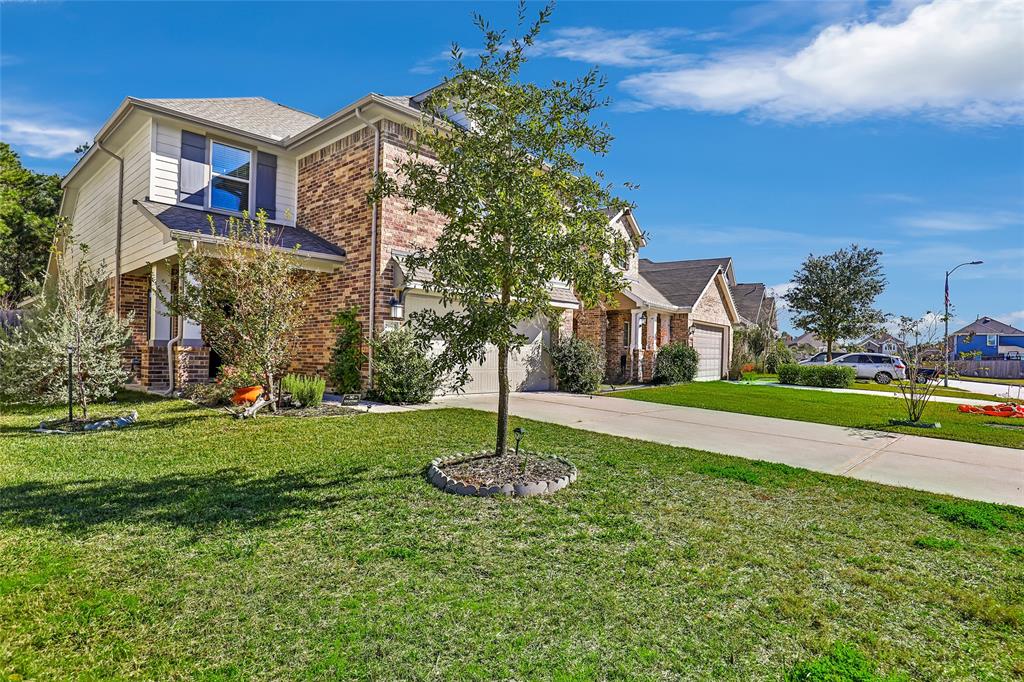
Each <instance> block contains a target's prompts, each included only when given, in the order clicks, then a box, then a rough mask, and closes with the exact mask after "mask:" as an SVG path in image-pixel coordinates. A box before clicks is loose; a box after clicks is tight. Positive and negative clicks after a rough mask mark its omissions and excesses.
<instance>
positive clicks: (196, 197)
mask: <svg viewBox="0 0 1024 682" xmlns="http://www.w3.org/2000/svg"><path fill="white" fill-rule="evenodd" d="M178 189H179V193H178V200H179V201H180V202H182V203H183V204H195V205H196V206H205V205H206V137H204V136H203V135H199V134H197V133H191V132H189V131H187V130H182V131H181V164H180V165H179V166H178Z"/></svg>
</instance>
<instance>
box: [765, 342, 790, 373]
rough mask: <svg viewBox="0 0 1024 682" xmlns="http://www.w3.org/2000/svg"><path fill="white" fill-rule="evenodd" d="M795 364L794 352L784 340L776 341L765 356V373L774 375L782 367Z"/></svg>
mask: <svg viewBox="0 0 1024 682" xmlns="http://www.w3.org/2000/svg"><path fill="white" fill-rule="evenodd" d="M791 362H793V351H791V350H790V349H789V346H787V345H786V342H785V341H783V340H782V339H779V340H778V341H776V342H775V343H774V344H773V345H772V346H771V347H770V348H769V349H768V351H767V352H766V353H765V354H764V371H766V372H768V373H769V374H774V373H775V372H777V371H778V370H779V367H780V366H781V365H784V364H786V363H791Z"/></svg>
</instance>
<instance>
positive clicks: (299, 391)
mask: <svg viewBox="0 0 1024 682" xmlns="http://www.w3.org/2000/svg"><path fill="white" fill-rule="evenodd" d="M325 387H326V382H325V381H324V380H323V379H322V378H320V377H316V376H313V377H307V376H302V375H299V374H288V375H286V376H285V378H284V379H282V380H281V390H282V391H284V392H285V393H290V394H291V396H292V400H293V401H295V402H297V403H298V404H299V405H300V406H302V407H316V406H317V405H319V404H320V403H322V402H323V401H324V388H325Z"/></svg>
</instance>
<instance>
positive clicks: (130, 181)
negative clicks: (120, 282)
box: [121, 121, 174, 272]
mask: <svg viewBox="0 0 1024 682" xmlns="http://www.w3.org/2000/svg"><path fill="white" fill-rule="evenodd" d="M153 136H154V131H153V128H152V123H151V122H150V121H147V122H146V124H145V125H144V126H143V127H142V130H140V131H139V133H138V134H136V135H135V136H133V137H132V139H131V140H130V141H129V142H128V144H126V145H125V149H124V151H123V154H124V224H123V227H122V232H121V272H131V271H132V270H135V269H136V268H139V267H142V266H143V265H147V264H149V263H152V262H153V261H154V260H155V259H156V257H157V252H159V257H160V258H163V257H165V256H167V255H170V253H173V252H174V249H173V248H168V246H169V245H167V244H165V242H164V236H163V234H162V233H161V232H160V230H158V229H157V228H156V227H155V226H154V225H153V224H152V223H150V222H149V220H147V219H146V217H145V216H144V215H143V214H142V211H141V209H139V207H138V206H136V205H134V203H133V201H135V200H136V199H140V200H141V199H145V198H146V197H147V196H152V190H153V187H152V185H153V183H152V175H153V173H151V170H150V169H151V163H152V149H153Z"/></svg>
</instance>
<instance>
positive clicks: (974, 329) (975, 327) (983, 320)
mask: <svg viewBox="0 0 1024 682" xmlns="http://www.w3.org/2000/svg"><path fill="white" fill-rule="evenodd" d="M962 334H1004V335H1018V334H1024V331H1021V330H1020V329H1017V328H1016V327H1011V326H1010V325H1008V324H1005V323H1003V322H1000V321H999V320H993V319H992V318H991V317H979V318H978V319H977V320H975V321H974V322H971V323H970V324H969V325H967V326H966V327H964V328H962V329H958V330H957V331H955V332H953V335H954V336H960V335H962Z"/></svg>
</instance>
